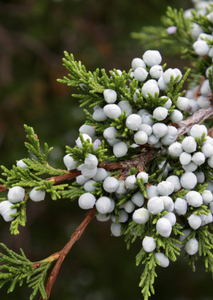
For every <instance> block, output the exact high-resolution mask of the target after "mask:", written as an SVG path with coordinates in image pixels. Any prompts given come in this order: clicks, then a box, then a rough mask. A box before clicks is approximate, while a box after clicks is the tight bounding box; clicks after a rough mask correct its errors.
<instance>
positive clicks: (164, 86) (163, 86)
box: [158, 75, 168, 91]
mask: <svg viewBox="0 0 213 300" xmlns="http://www.w3.org/2000/svg"><path fill="white" fill-rule="evenodd" d="M158 87H159V89H160V90H161V91H166V90H167V89H168V85H167V84H165V82H164V80H163V75H162V76H161V77H160V78H159V79H158Z"/></svg>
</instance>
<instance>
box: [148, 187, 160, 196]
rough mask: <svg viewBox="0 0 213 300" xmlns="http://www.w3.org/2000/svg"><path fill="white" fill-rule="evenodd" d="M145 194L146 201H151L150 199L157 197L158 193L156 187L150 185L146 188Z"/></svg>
mask: <svg viewBox="0 0 213 300" xmlns="http://www.w3.org/2000/svg"><path fill="white" fill-rule="evenodd" d="M146 193H147V197H148V199H151V198H152V197H157V196H159V195H158V192H157V186H155V185H150V186H148V187H147V188H146Z"/></svg>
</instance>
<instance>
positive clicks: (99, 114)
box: [92, 107, 107, 122]
mask: <svg viewBox="0 0 213 300" xmlns="http://www.w3.org/2000/svg"><path fill="white" fill-rule="evenodd" d="M92 118H93V120H94V121H97V122H103V121H106V119H107V115H106V114H105V112H104V110H103V108H101V107H99V108H98V109H96V110H95V111H94V112H93V115H92Z"/></svg>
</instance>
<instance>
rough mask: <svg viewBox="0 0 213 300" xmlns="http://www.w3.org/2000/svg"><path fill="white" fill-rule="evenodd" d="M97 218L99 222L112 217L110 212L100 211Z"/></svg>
mask: <svg viewBox="0 0 213 300" xmlns="http://www.w3.org/2000/svg"><path fill="white" fill-rule="evenodd" d="M96 219H97V220H98V221H99V222H106V221H108V220H109V219H110V214H100V213H98V214H97V215H96Z"/></svg>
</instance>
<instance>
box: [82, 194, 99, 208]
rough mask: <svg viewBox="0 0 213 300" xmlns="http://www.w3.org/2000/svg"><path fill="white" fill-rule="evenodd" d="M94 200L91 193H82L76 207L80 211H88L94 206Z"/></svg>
mask: <svg viewBox="0 0 213 300" xmlns="http://www.w3.org/2000/svg"><path fill="white" fill-rule="evenodd" d="M95 201H96V198H95V196H94V195H93V194H91V193H84V194H83V195H81V196H80V197H79V198H78V205H79V207H80V208H82V209H90V208H93V206H94V205H95Z"/></svg>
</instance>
